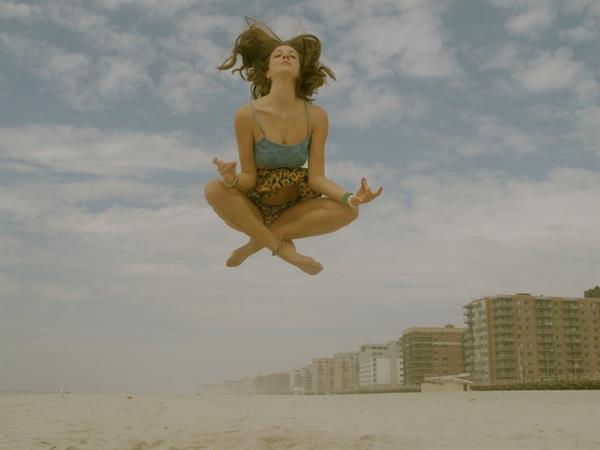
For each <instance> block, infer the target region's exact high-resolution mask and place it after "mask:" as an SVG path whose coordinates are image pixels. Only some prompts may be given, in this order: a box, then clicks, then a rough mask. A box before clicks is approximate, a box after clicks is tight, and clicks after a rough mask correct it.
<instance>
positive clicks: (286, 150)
mask: <svg viewBox="0 0 600 450" xmlns="http://www.w3.org/2000/svg"><path fill="white" fill-rule="evenodd" d="M250 108H251V109H252V117H253V118H254V121H255V122H256V124H257V125H258V128H259V129H260V132H261V133H262V135H263V138H262V139H261V140H260V141H258V142H256V143H255V144H254V161H255V163H256V166H257V167H266V168H267V169H278V168H282V167H290V168H292V167H302V166H303V165H304V163H305V162H306V160H307V159H308V146H309V145H310V116H309V114H308V108H307V105H306V102H304V112H305V114H306V124H307V128H308V136H306V138H304V140H303V141H302V142H299V143H298V144H292V145H286V144H277V143H275V142H273V141H270V140H268V139H267V138H266V136H265V132H264V131H263V129H262V127H261V126H260V123H258V120H257V118H256V112H255V111H254V105H253V103H252V100H250Z"/></svg>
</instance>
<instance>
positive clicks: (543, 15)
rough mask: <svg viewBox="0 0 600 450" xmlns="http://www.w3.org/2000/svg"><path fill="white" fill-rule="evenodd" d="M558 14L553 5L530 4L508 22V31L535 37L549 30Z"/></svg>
mask: <svg viewBox="0 0 600 450" xmlns="http://www.w3.org/2000/svg"><path fill="white" fill-rule="evenodd" d="M556 17H557V12H556V9H555V7H554V6H553V5H552V3H549V2H532V3H528V4H527V7H526V9H525V10H524V11H520V12H519V13H517V14H514V15H512V16H511V17H509V19H508V20H507V21H506V29H507V30H508V31H509V32H511V33H514V34H520V35H530V36H535V35H536V34H538V33H540V32H542V31H546V30H548V29H549V28H550V27H551V26H552V24H553V23H554V21H555V19H556Z"/></svg>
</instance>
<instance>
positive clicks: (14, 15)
mask: <svg viewBox="0 0 600 450" xmlns="http://www.w3.org/2000/svg"><path fill="white" fill-rule="evenodd" d="M33 10H34V7H33V6H31V5H28V4H25V3H14V2H11V1H7V0H5V1H3V2H2V3H0V19H6V20H8V19H19V20H24V21H26V22H28V21H30V20H31V15H32V11H33Z"/></svg>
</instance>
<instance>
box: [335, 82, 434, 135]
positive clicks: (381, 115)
mask: <svg viewBox="0 0 600 450" xmlns="http://www.w3.org/2000/svg"><path fill="white" fill-rule="evenodd" d="M342 89H343V88H342ZM339 91H340V89H337V92H339ZM337 92H335V91H332V92H327V96H326V97H325V98H327V99H331V98H336V95H337ZM427 111H428V106H427V103H426V100H425V99H424V98H423V97H420V96H417V95H401V94H399V93H397V92H395V91H394V90H393V89H392V87H391V86H389V85H387V84H384V83H380V84H366V83H364V82H359V83H356V84H355V85H354V86H353V88H352V90H351V91H350V92H349V93H348V95H347V96H346V97H344V98H339V97H338V98H337V101H335V103H334V104H333V105H332V106H331V107H330V110H329V114H330V115H331V117H332V118H331V119H330V120H333V121H335V124H336V126H343V127H348V128H358V129H366V128H370V127H373V126H375V125H377V124H384V123H385V124H396V123H398V122H400V121H401V120H403V119H406V118H409V119H419V118H421V117H423V116H425V114H426V113H427Z"/></svg>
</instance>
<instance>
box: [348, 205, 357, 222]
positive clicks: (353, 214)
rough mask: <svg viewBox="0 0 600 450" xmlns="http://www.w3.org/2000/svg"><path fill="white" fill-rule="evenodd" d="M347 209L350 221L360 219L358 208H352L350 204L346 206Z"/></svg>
mask: <svg viewBox="0 0 600 450" xmlns="http://www.w3.org/2000/svg"><path fill="white" fill-rule="evenodd" d="M346 209H347V210H348V211H347V213H348V217H349V218H350V222H354V221H355V220H356V219H358V208H351V207H349V206H346Z"/></svg>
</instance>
